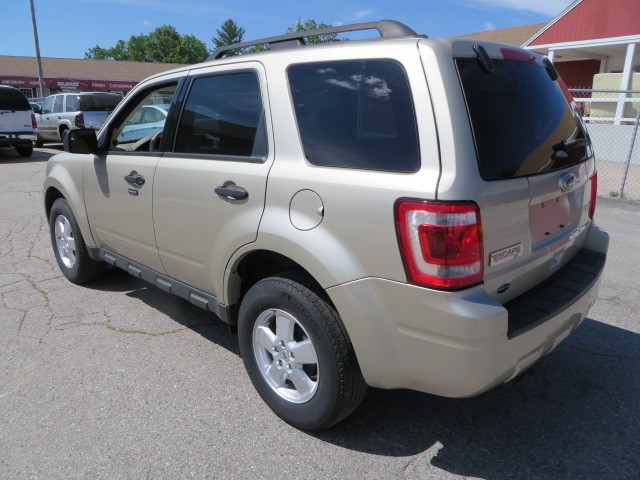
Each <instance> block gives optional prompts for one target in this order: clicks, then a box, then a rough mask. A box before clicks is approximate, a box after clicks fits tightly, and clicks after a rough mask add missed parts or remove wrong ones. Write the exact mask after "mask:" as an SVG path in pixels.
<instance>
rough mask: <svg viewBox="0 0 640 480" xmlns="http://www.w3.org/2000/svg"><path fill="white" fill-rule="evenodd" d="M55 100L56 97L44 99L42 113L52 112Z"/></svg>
mask: <svg viewBox="0 0 640 480" xmlns="http://www.w3.org/2000/svg"><path fill="white" fill-rule="evenodd" d="M54 100H55V97H49V98H47V99H46V100H45V101H44V103H43V104H42V109H41V112H42V113H51V111H52V110H53V101H54Z"/></svg>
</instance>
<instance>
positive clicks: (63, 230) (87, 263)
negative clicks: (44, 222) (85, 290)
mask: <svg viewBox="0 0 640 480" xmlns="http://www.w3.org/2000/svg"><path fill="white" fill-rule="evenodd" d="M49 230H50V232H51V244H52V245H53V252H54V254H55V256H56V261H57V262H58V266H59V267H60V271H61V272H62V274H63V275H64V276H65V277H67V279H68V280H69V281H71V282H73V283H77V284H80V283H85V282H88V281H89V280H93V279H95V278H98V277H99V276H100V275H101V274H102V273H103V272H104V269H105V265H104V263H103V262H98V261H95V260H93V259H92V258H91V257H89V253H88V252H87V247H86V245H85V243H84V239H83V238H82V234H81V233H80V228H79V227H78V222H77V221H76V217H75V216H74V215H73V212H72V211H71V208H70V207H69V204H68V203H67V201H66V200H65V199H64V198H59V199H57V200H56V201H55V202H54V203H53V206H52V207H51V213H50V214H49Z"/></svg>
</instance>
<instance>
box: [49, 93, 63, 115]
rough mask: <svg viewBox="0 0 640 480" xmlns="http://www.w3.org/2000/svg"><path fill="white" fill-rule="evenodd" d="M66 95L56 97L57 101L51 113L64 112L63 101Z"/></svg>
mask: <svg viewBox="0 0 640 480" xmlns="http://www.w3.org/2000/svg"><path fill="white" fill-rule="evenodd" d="M63 98H64V95H56V96H55V101H54V102H53V111H52V112H51V113H59V112H62V100H63Z"/></svg>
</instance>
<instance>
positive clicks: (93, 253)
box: [88, 247, 233, 325]
mask: <svg viewBox="0 0 640 480" xmlns="http://www.w3.org/2000/svg"><path fill="white" fill-rule="evenodd" d="M88 250H89V256H90V257H91V258H93V259H94V260H102V261H104V262H105V263H108V264H109V265H113V266H114V267H118V268H121V269H122V270H124V271H126V272H128V273H129V274H131V275H133V276H134V277H136V278H140V279H142V280H145V281H147V282H149V283H151V284H153V285H155V286H156V287H158V288H159V289H161V290H164V291H165V292H168V293H173V294H174V295H177V296H178V297H180V298H183V299H185V300H188V301H189V302H191V303H192V304H193V305H195V306H197V307H200V308H202V309H204V310H206V311H208V312H211V313H213V314H215V315H217V316H218V317H219V318H220V320H222V321H223V322H225V323H228V324H230V325H231V324H232V322H233V319H232V318H233V317H232V315H231V311H230V308H229V307H228V306H227V305H224V304H222V303H220V302H218V299H217V297H215V296H214V295H211V294H208V293H206V292H203V291H202V290H198V289H197V288H193V287H190V286H189V285H187V284H186V283H182V282H180V281H178V280H175V279H173V278H171V277H167V276H166V275H163V274H161V273H158V272H156V271H155V270H151V269H150V268H147V267H144V266H142V265H140V264H138V263H135V262H132V261H131V260H129V259H127V258H125V257H123V256H122V255H118V254H117V253H113V252H110V251H108V250H105V249H104V248H99V247H90V248H88Z"/></svg>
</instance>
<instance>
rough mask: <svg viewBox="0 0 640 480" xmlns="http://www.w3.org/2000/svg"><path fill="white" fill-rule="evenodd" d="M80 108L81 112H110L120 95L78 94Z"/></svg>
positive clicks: (118, 101)
mask: <svg viewBox="0 0 640 480" xmlns="http://www.w3.org/2000/svg"><path fill="white" fill-rule="evenodd" d="M79 98H80V108H79V110H81V111H83V112H110V111H112V110H113V109H114V108H116V106H117V105H118V103H120V100H122V97H121V96H120V95H80V97H79Z"/></svg>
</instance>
